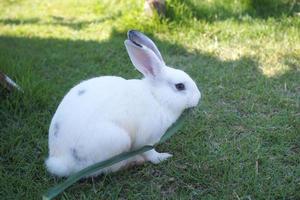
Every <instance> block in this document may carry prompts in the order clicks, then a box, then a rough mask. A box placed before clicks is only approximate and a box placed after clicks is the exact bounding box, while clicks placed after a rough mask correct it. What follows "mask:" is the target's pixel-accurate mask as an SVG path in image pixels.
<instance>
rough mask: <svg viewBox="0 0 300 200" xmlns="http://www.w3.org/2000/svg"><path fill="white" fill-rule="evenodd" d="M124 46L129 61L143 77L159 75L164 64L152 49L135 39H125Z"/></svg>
mask: <svg viewBox="0 0 300 200" xmlns="http://www.w3.org/2000/svg"><path fill="white" fill-rule="evenodd" d="M125 46H126V49H127V52H128V54H129V57H130V59H131V62H132V63H133V65H134V66H135V68H136V69H137V70H139V71H140V72H141V73H142V74H144V76H145V77H151V78H156V77H158V76H159V75H160V72H161V69H162V67H164V66H165V64H164V62H163V61H161V60H160V58H159V57H158V56H157V54H155V53H154V52H153V50H152V49H150V48H148V47H147V46H144V45H143V44H140V43H138V42H136V41H135V40H125Z"/></svg>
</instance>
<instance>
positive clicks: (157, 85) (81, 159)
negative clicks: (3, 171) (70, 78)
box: [46, 30, 201, 176]
mask: <svg viewBox="0 0 300 200" xmlns="http://www.w3.org/2000/svg"><path fill="white" fill-rule="evenodd" d="M125 46H126V49H127V52H128V54H129V56H130V59H131V61H132V63H133V65H134V66H135V67H136V69H137V70H138V71H140V72H141V73H142V74H143V75H144V76H145V77H144V78H143V79H141V80H139V79H130V80H126V79H124V78H121V77H116V76H102V77H97V78H92V79H90V80H86V81H83V82H81V83H80V84H78V85H76V86H75V87H74V88H72V89H71V90H70V91H69V92H68V93H67V95H66V96H65V97H64V98H63V100H62V102H61V103H60V105H59V106H58V108H57V111H56V113H55V114H54V116H53V119H52V121H51V125H50V128H49V158H48V159H47V160H46V166H47V168H48V171H49V172H51V173H52V174H55V175H57V176H68V175H70V174H72V173H74V172H77V171H79V170H81V169H83V168H85V167H87V166H89V165H92V164H94V163H96V162H100V161H103V160H106V159H108V158H110V157H112V156H115V155H117V154H120V153H122V152H127V151H130V150H133V149H137V148H139V147H142V146H144V145H153V144H155V143H156V142H158V141H159V140H160V138H161V136H162V135H163V134H164V133H165V131H166V130H167V129H168V127H170V126H171V125H172V124H173V123H174V122H175V121H176V119H177V118H178V117H179V116H180V114H181V113H182V112H183V110H184V109H186V108H189V107H194V106H196V105H197V104H198V102H199V100H200V97H201V94H200V91H199V90H198V88H197V86H196V84H195V82H194V81H193V80H192V79H191V78H190V77H189V76H188V75H187V74H186V73H185V72H183V71H181V70H177V69H173V68H170V67H167V66H166V65H165V63H164V61H163V59H162V56H161V54H160V52H159V51H158V49H157V47H156V46H155V44H154V43H153V42H152V41H151V40H150V39H149V38H148V37H147V36H145V35H143V34H142V33H140V32H138V31H134V30H131V31H128V39H127V40H126V41H125ZM171 156H172V155H171V154H169V153H158V152H156V151H155V150H154V149H153V150H150V151H148V152H145V153H143V154H141V155H139V156H135V157H133V158H131V159H129V160H125V161H122V162H120V163H117V164H115V165H112V166H111V167H108V168H106V169H105V170H102V171H99V172H97V173H96V174H93V176H94V175H97V174H100V173H107V172H111V171H117V170H119V169H120V168H122V167H125V166H127V165H129V164H132V163H143V162H144V161H150V162H152V163H159V162H160V161H163V160H165V159H167V158H169V157H171Z"/></svg>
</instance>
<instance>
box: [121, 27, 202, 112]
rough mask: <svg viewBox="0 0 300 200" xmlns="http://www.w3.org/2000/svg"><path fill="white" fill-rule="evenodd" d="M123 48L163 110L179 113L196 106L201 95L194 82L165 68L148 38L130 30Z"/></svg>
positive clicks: (175, 71) (188, 77) (183, 74)
mask: <svg viewBox="0 0 300 200" xmlns="http://www.w3.org/2000/svg"><path fill="white" fill-rule="evenodd" d="M125 46H126V49H127V52H128V54H129V57H130V59H131V61H132V63H133V65H134V66H135V68H136V69H137V70H138V71H140V72H141V73H142V74H143V75H144V76H145V78H144V79H143V81H145V82H146V83H147V84H148V86H149V90H150V91H151V93H152V94H153V96H154V98H156V99H157V100H158V101H159V102H160V103H161V104H162V105H163V106H164V107H168V108H169V109H171V110H172V111H174V112H178V113H180V112H182V111H183V110H184V109H186V108H189V107H194V106H196V105H197V104H198V102H199V100H200V98H201V93H200V91H199V89H198V88H197V85H196V83H195V82H194V81H193V80H192V79H191V77H190V76H189V75H188V74H186V73H185V72H184V71H182V70H178V69H174V68H171V67H168V66H166V64H165V62H164V60H163V58H162V56H161V54H160V52H159V50H158V49H157V47H156V46H155V44H154V43H153V41H152V40H150V39H149V38H148V37H147V36H145V35H144V34H142V33H140V32H138V31H134V30H130V31H128V39H127V40H125Z"/></svg>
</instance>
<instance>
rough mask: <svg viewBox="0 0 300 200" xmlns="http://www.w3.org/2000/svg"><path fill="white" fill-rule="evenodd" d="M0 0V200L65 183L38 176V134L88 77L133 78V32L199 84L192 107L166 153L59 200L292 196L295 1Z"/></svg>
mask: <svg viewBox="0 0 300 200" xmlns="http://www.w3.org/2000/svg"><path fill="white" fill-rule="evenodd" d="M143 2H144V1H143V0H126V1H119V0H103V1H99V0H64V1H61V0H51V1H40V0H1V1H0V71H3V72H5V73H6V74H8V75H9V76H10V77H11V78H12V79H14V80H15V81H16V82H17V83H18V84H19V85H20V86H21V87H22V88H23V90H24V93H21V92H13V93H8V92H7V91H5V90H3V89H0V134H1V136H0V162H1V165H0V199H41V195H42V194H43V192H45V191H46V190H47V189H48V188H49V187H51V186H54V185H56V184H57V183H60V182H62V181H63V180H64V179H62V178H55V177H53V176H51V175H50V174H49V173H48V172H47V171H46V169H45V165H44V160H45V158H46V157H47V153H48V144H47V142H48V127H49V124H50V120H51V117H52V115H53V114H54V112H55V110H56V107H57V106H58V104H59V102H60V101H61V99H62V97H63V96H64V94H65V93H66V92H67V91H68V90H69V89H70V88H71V87H72V86H74V85H75V84H77V83H78V82H80V81H82V80H84V79H88V78H91V77H95V76H102V75H116V76H122V77H125V78H138V77H141V75H140V74H139V73H138V72H137V71H136V70H134V68H133V66H132V64H131V62H130V60H129V57H128V55H127V53H126V50H125V47H124V44H123V42H124V40H125V38H126V32H127V30H129V29H138V30H140V31H142V32H144V33H146V34H147V35H149V36H150V37H151V38H153V40H154V41H155V42H156V44H157V46H158V48H159V49H160V51H161V53H162V55H163V57H164V59H165V61H166V63H167V64H168V65H170V66H176V67H177V68H179V69H183V70H185V71H186V72H187V73H189V74H190V75H191V77H192V78H193V79H194V80H195V81H196V82H197V84H198V85H199V87H200V89H201V91H202V100H201V103H200V105H199V106H198V107H197V110H196V111H195V112H194V113H193V115H192V116H191V117H190V119H189V120H187V122H186V123H185V125H184V127H182V129H181V131H180V132H178V134H177V135H175V136H174V137H172V138H171V140H169V141H168V142H167V143H165V144H163V145H160V146H159V151H168V152H171V153H173V154H174V156H173V158H172V159H170V160H168V161H166V162H163V163H161V164H159V165H153V164H150V163H147V164H145V165H143V166H139V167H134V168H131V169H129V170H125V171H120V172H117V173H114V174H109V175H105V176H99V177H97V178H95V179H87V180H82V181H80V182H79V183H76V184H74V185H73V186H72V187H71V188H69V189H68V190H66V191H65V192H64V193H63V194H62V195H60V196H59V199H238V200H240V199H249V200H250V199H300V3H299V2H298V1H296V0H274V1H272V0H263V1H258V0H241V1H231V0H224V1H221V0H203V1H197V0H186V1H184V0H167V3H168V6H167V15H166V18H165V19H159V18H155V17H154V18H153V19H149V18H147V17H146V16H144V14H143Z"/></svg>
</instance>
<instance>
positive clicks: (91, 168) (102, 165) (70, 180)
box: [43, 109, 190, 200]
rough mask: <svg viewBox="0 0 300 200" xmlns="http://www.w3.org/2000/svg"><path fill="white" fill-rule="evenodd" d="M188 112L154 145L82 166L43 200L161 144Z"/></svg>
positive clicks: (177, 127)
mask: <svg viewBox="0 0 300 200" xmlns="http://www.w3.org/2000/svg"><path fill="white" fill-rule="evenodd" d="M189 113H190V109H189V110H186V111H185V112H184V113H183V114H182V115H181V116H180V117H179V118H178V119H177V121H176V122H175V123H174V124H173V125H172V126H171V127H170V128H169V129H168V130H167V131H166V133H165V134H164V135H163V136H162V137H161V139H160V141H159V142H158V143H157V144H155V145H154V146H150V145H146V146H143V147H141V148H139V149H137V150H133V151H130V152H124V153H121V154H119V155H116V156H114V157H112V158H110V159H108V160H105V161H102V162H98V163H96V164H93V165H91V166H89V167H87V168H84V169H82V170H80V171H79V172H77V173H75V174H73V175H71V176H69V178H67V179H66V180H65V181H64V182H63V183H61V184H58V185H56V186H54V187H52V188H50V189H49V190H48V191H47V192H46V193H45V194H44V195H43V199H44V200H49V199H53V198H54V197H56V196H57V195H59V194H60V193H62V192H63V191H64V190H65V189H67V188H68V187H70V186H71V185H72V184H74V183H75V182H77V181H78V180H80V179H82V178H84V177H87V176H89V175H91V174H93V173H95V172H97V171H98V170H101V169H103V168H105V167H109V166H111V165H113V164H116V163H118V162H120V161H123V160H126V159H128V158H130V157H132V156H135V155H138V154H141V153H144V152H146V151H149V150H151V149H153V148H154V147H155V146H156V145H158V144H162V143H164V142H165V141H166V140H167V139H169V138H170V137H171V136H172V135H174V134H175V133H176V132H177V131H178V130H179V128H180V127H181V126H182V124H183V121H184V119H185V118H187V116H188V114H189Z"/></svg>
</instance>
